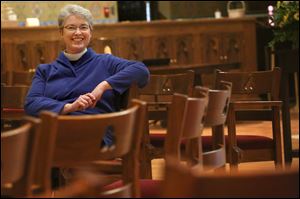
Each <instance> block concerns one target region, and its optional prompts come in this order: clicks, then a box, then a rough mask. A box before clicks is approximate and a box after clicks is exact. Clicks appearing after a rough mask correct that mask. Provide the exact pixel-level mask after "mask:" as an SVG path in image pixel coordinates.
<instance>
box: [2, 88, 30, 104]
mask: <svg viewBox="0 0 300 199" xmlns="http://www.w3.org/2000/svg"><path fill="white" fill-rule="evenodd" d="M28 90H29V87H28V86H24V85H23V86H7V85H2V84H1V108H11V109H23V108H24V103H25V98H26V95H27V92H28Z"/></svg>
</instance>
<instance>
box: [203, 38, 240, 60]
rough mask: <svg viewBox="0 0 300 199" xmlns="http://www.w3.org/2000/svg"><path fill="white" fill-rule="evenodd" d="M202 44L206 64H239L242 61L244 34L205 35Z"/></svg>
mask: <svg viewBox="0 0 300 199" xmlns="http://www.w3.org/2000/svg"><path fill="white" fill-rule="evenodd" d="M201 42H203V44H204V45H203V48H204V49H203V56H202V58H203V60H204V62H205V63H227V62H239V61H241V59H242V52H241V45H242V33H219V34H204V35H203V36H202V40H201Z"/></svg>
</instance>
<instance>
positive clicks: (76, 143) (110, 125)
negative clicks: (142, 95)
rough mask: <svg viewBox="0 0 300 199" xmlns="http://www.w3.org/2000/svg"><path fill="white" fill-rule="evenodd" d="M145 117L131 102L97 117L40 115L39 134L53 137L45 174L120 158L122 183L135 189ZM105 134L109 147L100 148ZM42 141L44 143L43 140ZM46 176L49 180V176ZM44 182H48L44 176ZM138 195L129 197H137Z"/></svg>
mask: <svg viewBox="0 0 300 199" xmlns="http://www.w3.org/2000/svg"><path fill="white" fill-rule="evenodd" d="M145 113H146V104H145V103H144V102H142V101H140V100H133V101H132V106H131V107H130V108H128V109H126V110H123V111H120V112H114V113H105V114H98V115H81V116H66V115H57V114H55V113H52V112H47V111H45V112H42V113H41V115H40V117H41V119H42V121H43V130H45V131H51V132H54V134H55V133H56V135H57V136H56V138H55V147H54V149H53V150H54V155H53V157H52V160H53V161H52V162H51V161H50V160H49V163H48V164H49V165H48V167H49V168H48V171H50V170H51V167H52V166H56V167H67V168H78V167H81V166H87V165H91V163H93V162H96V161H99V160H114V159H116V158H121V159H122V164H123V167H122V168H123V174H124V173H127V176H125V177H123V182H125V183H128V182H131V183H132V184H134V186H132V185H131V186H130V188H132V189H135V188H136V187H138V185H136V186H135V183H137V182H136V181H135V180H137V179H139V171H138V168H139V167H138V164H139V162H138V161H139V160H138V156H136V154H139V151H137V150H139V147H140V144H139V143H140V142H141V141H140V139H141V135H142V132H143V130H144V125H145ZM51 132H50V133H49V134H51ZM107 132H110V133H111V136H112V139H113V144H112V145H111V146H104V145H103V137H104V135H105V133H107ZM49 134H46V135H49ZM43 140H44V142H46V141H47V138H44V139H43ZM134 169H137V170H134ZM43 173H45V172H43ZM41 175H43V174H41ZM47 175H48V176H50V173H48V174H47ZM44 179H48V178H47V176H44ZM44 183H46V182H44ZM126 185H127V184H126ZM47 186H49V183H48V184H47ZM138 191H139V190H133V191H131V193H132V194H139V193H138Z"/></svg>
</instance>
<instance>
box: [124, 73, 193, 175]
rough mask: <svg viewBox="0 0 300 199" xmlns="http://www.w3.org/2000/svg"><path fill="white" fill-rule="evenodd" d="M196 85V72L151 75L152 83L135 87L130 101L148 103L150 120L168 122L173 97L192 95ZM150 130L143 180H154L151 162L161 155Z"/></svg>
mask: <svg viewBox="0 0 300 199" xmlns="http://www.w3.org/2000/svg"><path fill="white" fill-rule="evenodd" d="M193 84H194V72H193V71H188V72H186V73H177V74H155V75H154V74H151V75H150V81H149V83H148V84H147V86H146V87H144V88H142V89H140V88H138V87H137V86H136V85H133V87H131V89H130V94H129V99H132V98H138V99H142V100H144V101H146V102H147V106H148V108H147V109H148V120H149V121H150V122H152V121H162V122H165V121H167V112H168V106H169V105H170V104H171V100H172V96H173V94H174V93H175V92H176V93H182V94H190V93H191V92H192V88H193ZM149 136H150V137H151V140H152V139H153V137H152V135H149V129H147V130H146V134H145V135H144V136H143V151H144V152H143V153H142V157H141V159H142V160H141V162H142V168H141V169H142V178H150V179H151V178H152V171H151V160H152V159H153V158H157V155H156V154H161V152H160V151H161V150H159V151H157V150H156V148H155V147H153V146H152V145H151V143H150V138H149Z"/></svg>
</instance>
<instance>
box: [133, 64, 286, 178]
mask: <svg viewBox="0 0 300 199" xmlns="http://www.w3.org/2000/svg"><path fill="white" fill-rule="evenodd" d="M192 74H193V72H192V71H189V72H187V73H184V74H168V75H166V74H163V75H157V74H156V75H151V77H150V82H149V84H148V85H147V86H146V88H143V89H138V88H136V89H134V92H133V93H132V95H133V96H134V97H135V98H140V99H144V100H147V102H148V103H149V105H148V112H149V118H148V119H149V120H151V121H152V120H166V121H167V110H168V106H169V104H170V103H171V101H170V100H171V99H172V98H171V97H170V96H172V94H173V93H175V92H180V93H183V94H186V95H189V96H192V95H193V93H192V90H193V89H192V88H193V83H194V82H193V75H192ZM222 81H227V82H231V83H232V98H231V100H230V103H229V101H228V102H227V103H229V104H228V106H229V107H226V108H227V109H228V114H229V115H228V118H227V126H228V136H226V139H225V142H226V144H225V143H224V144H225V145H226V152H227V157H226V158H227V162H228V163H230V166H231V168H237V165H238V163H241V162H249V161H267V160H274V162H275V165H276V166H282V164H283V158H284V157H283V155H282V154H283V153H282V152H283V151H282V150H283V146H282V144H281V142H282V133H281V130H280V108H281V103H282V102H281V101H280V100H279V85H280V69H279V68H274V69H273V70H269V71H255V72H222V71H219V70H217V71H216V73H215V88H220V82H222ZM262 82H263V83H262ZM211 101H213V100H211ZM211 103H212V102H211ZM218 103H219V104H220V105H221V104H224V103H225V102H223V103H220V102H218ZM248 120H250V121H271V122H272V137H271V138H270V137H266V136H262V135H259V132H257V133H256V134H257V135H238V133H236V126H237V125H238V122H239V121H248ZM146 132H148V133H147V134H146V135H145V138H144V139H145V140H144V142H143V143H145V145H144V148H143V150H144V151H145V152H144V153H142V154H144V155H145V157H142V158H143V167H142V170H143V171H144V172H142V177H143V178H152V174H151V160H152V159H155V158H162V157H163V147H164V140H165V134H149V129H148V130H147V131H146ZM214 140H215V138H214V139H212V136H202V142H203V148H204V149H205V150H207V149H208V148H210V147H211V145H213V142H214Z"/></svg>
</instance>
